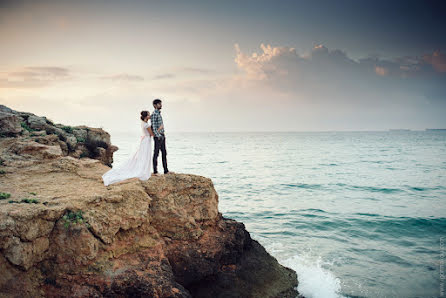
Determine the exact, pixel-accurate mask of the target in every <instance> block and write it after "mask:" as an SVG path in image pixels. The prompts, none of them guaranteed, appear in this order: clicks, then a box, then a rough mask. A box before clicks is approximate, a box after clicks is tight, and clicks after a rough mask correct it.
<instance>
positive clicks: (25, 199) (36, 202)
mask: <svg viewBox="0 0 446 298" xmlns="http://www.w3.org/2000/svg"><path fill="white" fill-rule="evenodd" d="M21 202H23V203H27V204H31V203H33V204H38V203H39V201H38V200H36V199H28V198H24V199H22V201H21Z"/></svg>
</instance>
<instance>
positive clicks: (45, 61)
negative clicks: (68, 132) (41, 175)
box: [0, 0, 446, 134]
mask: <svg viewBox="0 0 446 298" xmlns="http://www.w3.org/2000/svg"><path fill="white" fill-rule="evenodd" d="M445 11H446V10H445V5H444V4H442V1H399V0H393V1H362V0H355V1H345V0H341V1H331V0H329V1H320V0H312V1H281V0H278V1H261V0H258V1H240V0H238V1H230V0H227V1H212V0H207V1H184V0H183V1H170V0H165V1H131V0H128V1H113V0H108V1H98V0H91V1H76V0H70V1H64V0H60V1H45V0H42V1H38V0H34V1H20V0H16V1H3V0H0V104H3V105H6V106H8V107H10V108H13V109H15V110H19V111H26V112H32V113H34V114H37V115H40V116H46V117H47V118H49V119H51V120H53V121H55V122H56V123H63V124H66V125H89V126H92V127H102V128H103V129H105V130H106V131H109V132H110V133H112V134H113V133H114V132H116V133H117V132H120V133H121V132H123V133H126V132H129V133H134V132H138V131H139V129H140V126H139V122H140V120H139V115H140V112H141V111H142V110H148V111H150V112H152V111H153V106H152V100H153V99H155V98H160V99H161V100H162V101H163V110H162V115H163V118H164V122H165V128H166V133H169V131H171V132H189V131H210V132H218V131H368V130H387V129H399V128H408V129H413V130H424V129H425V128H446V117H445V116H444V115H445V111H446V30H445V28H446V17H444V14H445Z"/></svg>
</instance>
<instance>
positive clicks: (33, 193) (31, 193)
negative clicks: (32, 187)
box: [29, 191, 37, 196]
mask: <svg viewBox="0 0 446 298" xmlns="http://www.w3.org/2000/svg"><path fill="white" fill-rule="evenodd" d="M29 194H30V195H33V196H37V193H36V192H33V191H31V192H30V193H29Z"/></svg>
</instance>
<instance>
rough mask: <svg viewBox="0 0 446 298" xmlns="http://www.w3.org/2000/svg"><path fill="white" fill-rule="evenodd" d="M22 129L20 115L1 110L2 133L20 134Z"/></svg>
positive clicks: (0, 130)
mask: <svg viewBox="0 0 446 298" xmlns="http://www.w3.org/2000/svg"><path fill="white" fill-rule="evenodd" d="M21 131H22V127H21V126H20V118H19V117H18V116H16V115H14V114H11V113H5V112H1V111H0V135H3V136H8V137H11V136H16V135H18V134H19V133H20V132H21Z"/></svg>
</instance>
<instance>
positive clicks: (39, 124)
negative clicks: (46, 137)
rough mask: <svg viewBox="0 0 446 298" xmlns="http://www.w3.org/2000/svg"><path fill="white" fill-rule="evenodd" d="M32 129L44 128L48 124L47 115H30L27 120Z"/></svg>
mask: <svg viewBox="0 0 446 298" xmlns="http://www.w3.org/2000/svg"><path fill="white" fill-rule="evenodd" d="M26 122H27V123H28V126H29V127H30V128H31V129H35V130H44V129H45V128H46V126H47V124H46V118H45V117H38V116H35V115H30V116H29V117H28V119H27V121H26Z"/></svg>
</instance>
